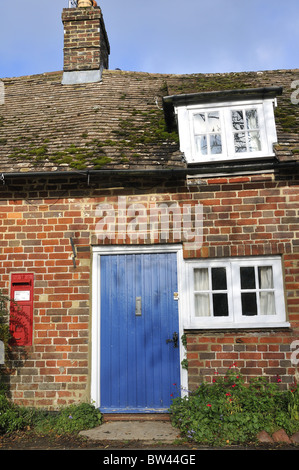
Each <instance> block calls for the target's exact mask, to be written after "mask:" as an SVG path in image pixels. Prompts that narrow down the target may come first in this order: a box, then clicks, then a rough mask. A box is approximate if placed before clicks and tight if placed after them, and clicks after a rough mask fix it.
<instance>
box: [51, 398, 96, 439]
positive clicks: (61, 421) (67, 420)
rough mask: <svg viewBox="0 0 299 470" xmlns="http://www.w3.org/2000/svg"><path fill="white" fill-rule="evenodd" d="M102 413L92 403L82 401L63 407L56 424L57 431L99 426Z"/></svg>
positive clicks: (71, 430) (76, 430) (71, 431)
mask: <svg viewBox="0 0 299 470" xmlns="http://www.w3.org/2000/svg"><path fill="white" fill-rule="evenodd" d="M101 421H102V415H101V413H100V412H99V410H98V409H96V408H95V407H94V406H93V405H92V404H89V403H81V404H80V405H70V406H68V407H66V408H64V409H62V410H61V411H60V413H59V415H58V417H57V421H56V423H55V425H54V429H55V430H56V432H61V433H63V432H64V433H73V432H78V431H82V430H83V429H89V428H94V427H95V426H99V425H100V424H101Z"/></svg>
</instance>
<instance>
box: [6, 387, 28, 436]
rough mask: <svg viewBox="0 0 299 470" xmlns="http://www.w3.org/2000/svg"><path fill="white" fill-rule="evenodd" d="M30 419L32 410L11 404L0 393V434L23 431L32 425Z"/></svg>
mask: <svg viewBox="0 0 299 470" xmlns="http://www.w3.org/2000/svg"><path fill="white" fill-rule="evenodd" d="M32 419H33V412H32V410H29V409H25V408H23V407H18V406H16V405H14V404H12V403H11V402H10V401H9V400H8V399H7V398H6V396H5V395H4V393H2V392H0V434H5V433H7V434H9V433H12V432H14V431H19V430H21V429H24V428H26V427H27V426H30V425H31V424H32Z"/></svg>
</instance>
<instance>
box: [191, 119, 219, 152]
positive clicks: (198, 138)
mask: <svg viewBox="0 0 299 470" xmlns="http://www.w3.org/2000/svg"><path fill="white" fill-rule="evenodd" d="M194 134H195V142H196V150H197V152H198V153H199V154H200V155H215V154H221V153H222V141H221V124H220V116H219V112H218V111H215V112H203V113H198V114H195V115H194Z"/></svg>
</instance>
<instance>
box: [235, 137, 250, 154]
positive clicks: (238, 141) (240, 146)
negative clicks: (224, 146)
mask: <svg viewBox="0 0 299 470" xmlns="http://www.w3.org/2000/svg"><path fill="white" fill-rule="evenodd" d="M234 141H235V152H236V153H241V152H247V146H246V136H245V132H237V133H236V134H235V135H234Z"/></svg>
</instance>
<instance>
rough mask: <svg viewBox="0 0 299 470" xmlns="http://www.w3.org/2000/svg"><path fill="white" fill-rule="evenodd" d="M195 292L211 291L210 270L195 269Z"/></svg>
mask: <svg viewBox="0 0 299 470" xmlns="http://www.w3.org/2000/svg"><path fill="white" fill-rule="evenodd" d="M194 290H195V291H203V290H209V271H208V268H201V269H194Z"/></svg>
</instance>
